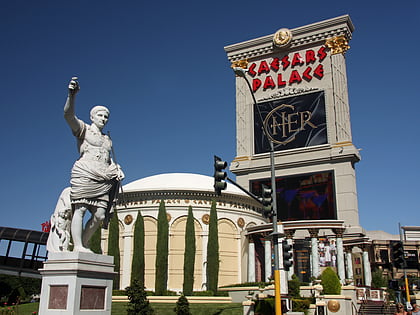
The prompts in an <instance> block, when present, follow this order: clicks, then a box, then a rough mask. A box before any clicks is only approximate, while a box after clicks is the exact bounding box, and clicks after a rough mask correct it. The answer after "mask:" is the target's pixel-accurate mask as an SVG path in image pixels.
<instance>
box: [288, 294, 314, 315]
mask: <svg viewBox="0 0 420 315" xmlns="http://www.w3.org/2000/svg"><path fill="white" fill-rule="evenodd" d="M310 305H311V299H310V298H307V299H305V298H303V299H293V298H292V310H293V312H304V313H305V314H306V313H307V312H308V309H309V306H310Z"/></svg>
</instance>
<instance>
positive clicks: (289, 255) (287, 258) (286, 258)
mask: <svg viewBox="0 0 420 315" xmlns="http://www.w3.org/2000/svg"><path fill="white" fill-rule="evenodd" d="M282 245H283V246H282V247H283V268H284V270H286V271H289V270H290V267H292V266H293V246H292V245H290V244H288V243H287V241H283V242H282Z"/></svg>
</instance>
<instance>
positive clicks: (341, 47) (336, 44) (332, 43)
mask: <svg viewBox="0 0 420 315" xmlns="http://www.w3.org/2000/svg"><path fill="white" fill-rule="evenodd" d="M325 46H327V47H328V48H329V49H331V55H336V54H343V53H345V52H346V51H347V50H349V49H350V46H349V42H348V40H347V38H346V37H345V36H343V35H341V36H335V37H331V38H327V39H326V40H325Z"/></svg>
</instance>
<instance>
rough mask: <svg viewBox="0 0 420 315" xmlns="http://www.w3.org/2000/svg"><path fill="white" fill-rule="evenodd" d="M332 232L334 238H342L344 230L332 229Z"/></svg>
mask: <svg viewBox="0 0 420 315" xmlns="http://www.w3.org/2000/svg"><path fill="white" fill-rule="evenodd" d="M332 230H333V232H334V234H335V236H336V237H340V238H343V234H344V231H345V230H346V229H345V228H336V229H332Z"/></svg>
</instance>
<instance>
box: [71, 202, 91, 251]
mask: <svg viewBox="0 0 420 315" xmlns="http://www.w3.org/2000/svg"><path fill="white" fill-rule="evenodd" d="M86 210H87V208H86V207H85V206H83V205H76V208H75V210H74V213H73V218H72V221H71V236H72V237H73V244H74V247H73V251H74V252H89V251H90V250H89V249H87V248H85V247H84V246H83V242H82V234H83V217H84V216H85V213H86Z"/></svg>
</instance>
